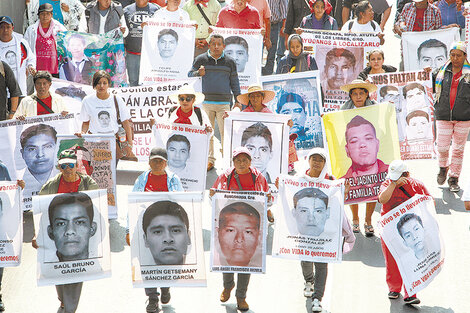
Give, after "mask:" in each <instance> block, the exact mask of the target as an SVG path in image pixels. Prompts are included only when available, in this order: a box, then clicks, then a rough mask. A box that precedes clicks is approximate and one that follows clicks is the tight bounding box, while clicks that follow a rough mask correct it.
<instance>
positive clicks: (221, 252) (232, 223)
mask: <svg viewBox="0 0 470 313" xmlns="http://www.w3.org/2000/svg"><path fill="white" fill-rule="evenodd" d="M266 210H267V202H266V194H265V193H264V192H261V191H228V190H217V191H216V193H215V195H214V196H213V197H212V236H211V271H213V272H231V273H246V274H250V273H251V274H256V273H257V274H261V273H263V274H264V273H265V272H266V234H267V223H268V220H267V217H266Z"/></svg>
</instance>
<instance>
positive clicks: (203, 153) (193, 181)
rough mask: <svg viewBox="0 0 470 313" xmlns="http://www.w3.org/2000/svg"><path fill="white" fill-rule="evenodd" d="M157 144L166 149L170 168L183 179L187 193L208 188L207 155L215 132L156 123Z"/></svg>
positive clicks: (181, 125) (188, 126)
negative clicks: (212, 134)
mask: <svg viewBox="0 0 470 313" xmlns="http://www.w3.org/2000/svg"><path fill="white" fill-rule="evenodd" d="M153 133H154V136H155V145H156V146H157V147H161V148H165V149H166V152H167V155H168V168H169V169H170V171H172V172H173V173H175V174H176V175H177V176H178V177H179V178H180V180H181V184H182V185H183V188H184V190H185V191H203V190H204V189H205V187H206V175H207V155H208V154H209V139H210V136H211V133H208V132H206V130H205V127H204V126H195V125H187V124H172V123H168V122H166V123H165V122H156V124H155V125H154V128H153Z"/></svg>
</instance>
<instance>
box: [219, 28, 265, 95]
mask: <svg viewBox="0 0 470 313" xmlns="http://www.w3.org/2000/svg"><path fill="white" fill-rule="evenodd" d="M212 29H213V30H214V33H215V34H219V35H222V36H223V37H224V39H225V50H224V53H225V55H228V56H230V57H231V58H233V59H234V60H235V63H236V64H237V72H238V80H239V81H240V89H241V90H242V92H243V91H244V90H248V87H249V86H250V85H253V84H256V83H257V82H258V78H259V77H260V76H261V62H262V58H263V36H262V35H261V29H234V28H220V27H212Z"/></svg>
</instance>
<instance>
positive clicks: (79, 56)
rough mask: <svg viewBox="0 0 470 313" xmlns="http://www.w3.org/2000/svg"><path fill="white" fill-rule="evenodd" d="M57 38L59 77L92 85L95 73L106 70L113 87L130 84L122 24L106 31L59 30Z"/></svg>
mask: <svg viewBox="0 0 470 313" xmlns="http://www.w3.org/2000/svg"><path fill="white" fill-rule="evenodd" d="M56 41H57V56H58V58H59V78H60V79H63V80H68V81H72V82H76V83H81V84H86V85H91V84H92V78H93V74H95V72H97V71H99V70H104V71H106V72H108V74H109V75H110V76H111V87H122V86H128V83H127V71H126V59H125V50H124V39H123V37H122V32H121V30H120V29H119V28H116V29H114V30H111V31H109V32H107V33H104V34H88V33H80V32H76V31H66V32H58V33H57V36H56ZM77 64H78V65H77Z"/></svg>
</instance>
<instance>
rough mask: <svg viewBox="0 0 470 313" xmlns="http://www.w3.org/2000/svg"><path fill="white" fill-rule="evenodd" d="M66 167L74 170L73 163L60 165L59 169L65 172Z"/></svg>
mask: <svg viewBox="0 0 470 313" xmlns="http://www.w3.org/2000/svg"><path fill="white" fill-rule="evenodd" d="M67 166H68V167H70V168H74V167H75V163H64V164H61V165H60V168H61V169H63V170H65V169H66V168H67Z"/></svg>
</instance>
